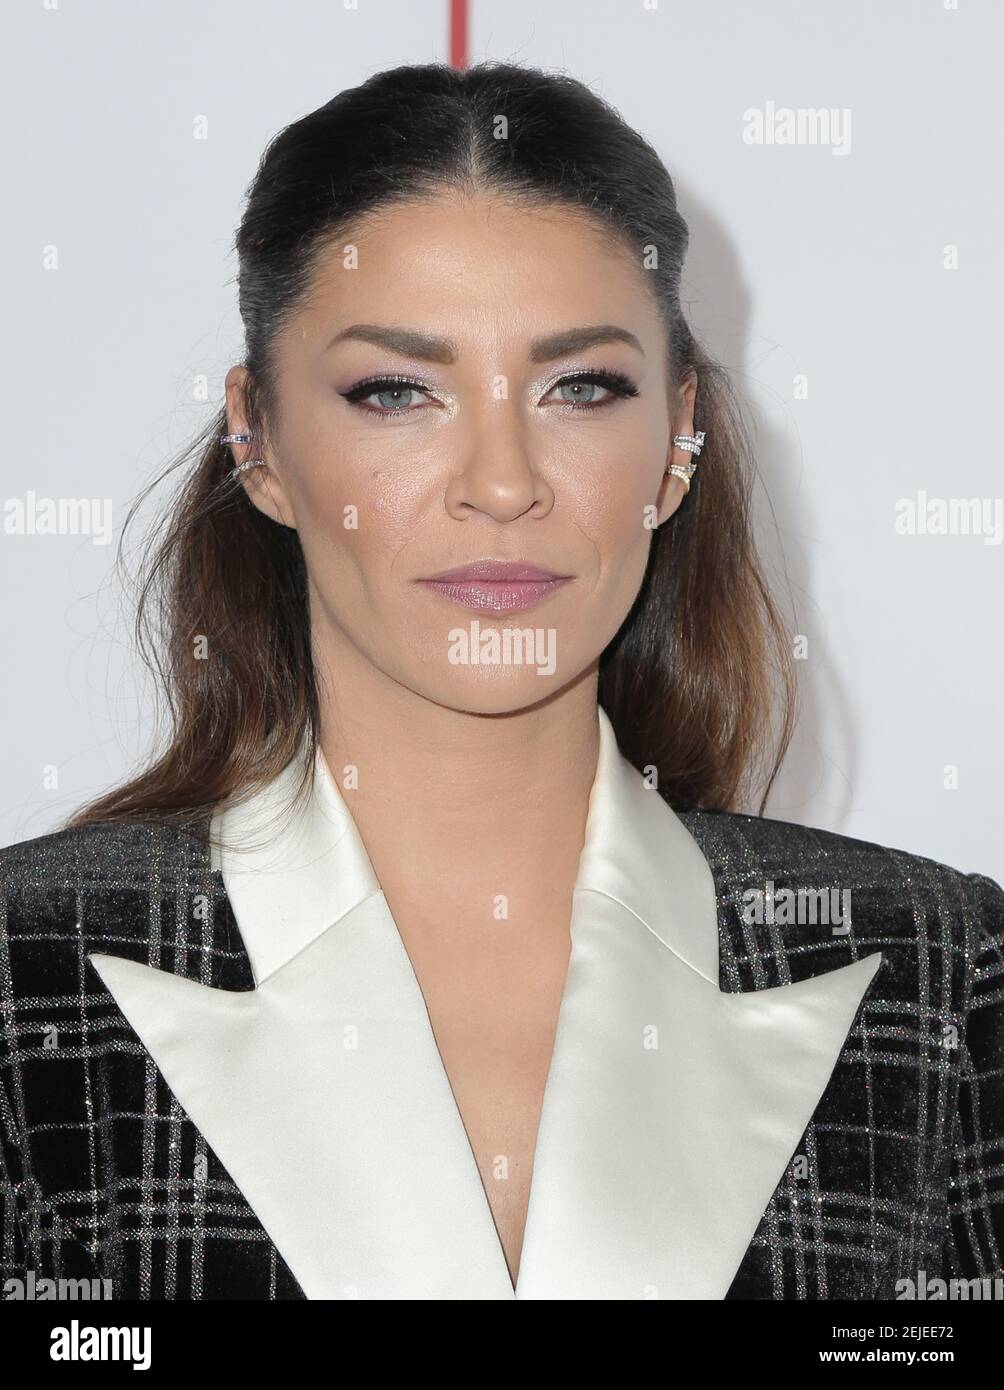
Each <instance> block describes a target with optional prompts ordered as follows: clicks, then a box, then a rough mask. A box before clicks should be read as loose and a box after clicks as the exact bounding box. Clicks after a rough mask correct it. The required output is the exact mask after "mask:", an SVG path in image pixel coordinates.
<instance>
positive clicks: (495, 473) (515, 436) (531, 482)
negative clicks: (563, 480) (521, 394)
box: [445, 398, 554, 521]
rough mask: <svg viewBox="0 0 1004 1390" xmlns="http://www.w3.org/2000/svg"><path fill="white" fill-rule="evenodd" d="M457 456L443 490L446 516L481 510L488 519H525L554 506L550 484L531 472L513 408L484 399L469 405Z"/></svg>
mask: <svg viewBox="0 0 1004 1390" xmlns="http://www.w3.org/2000/svg"><path fill="white" fill-rule="evenodd" d="M456 423H457V428H458V430H459V431H460V432H461V434H462V436H463V438H462V439H461V441H460V443H459V447H460V451H461V456H460V463H459V465H458V467H457V468H456V469H455V471H454V472H453V474H452V476H451V478H450V481H449V483H448V484H447V488H446V497H445V504H446V509H447V511H448V512H449V513H450V515H451V516H453V517H456V518H457V519H458V520H464V519H466V518H467V517H469V516H471V515H472V514H474V513H477V512H480V513H483V514H484V515H486V516H490V517H491V518H492V520H493V521H515V520H516V519H517V518H518V517H521V516H525V515H532V516H535V517H536V516H546V515H547V513H548V512H549V511H550V510H551V508H552V507H553V505H554V493H553V492H552V490H551V487H550V484H549V483H548V482H547V480H546V479H545V478H543V477H542V476H541V475H540V473H539V472H538V471H537V470H536V469H535V468H534V466H533V460H532V458H531V448H530V444H529V440H528V438H527V425H526V423H525V422H524V421H523V420H521V419H520V417H519V414H518V406H517V405H516V404H515V403H514V402H512V401H508V400H494V399H490V398H489V399H488V400H487V401H485V402H484V404H483V405H482V406H479V407H470V408H469V409H468V411H466V412H465V418H464V420H463V422H461V421H459V420H458V421H457V422H456Z"/></svg>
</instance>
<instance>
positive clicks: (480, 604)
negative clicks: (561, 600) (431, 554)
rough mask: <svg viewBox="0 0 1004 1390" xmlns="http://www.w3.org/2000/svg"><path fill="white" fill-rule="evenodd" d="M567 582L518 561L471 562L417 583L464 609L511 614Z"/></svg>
mask: <svg viewBox="0 0 1004 1390" xmlns="http://www.w3.org/2000/svg"><path fill="white" fill-rule="evenodd" d="M571 578H572V576H571V575H570V574H555V572H554V571H553V570H549V569H543V568H542V567H541V566H540V565H529V564H524V563H522V562H521V561H515V560H475V561H474V562H473V563H472V564H469V565H459V566H457V568H456V569H452V570H444V571H443V572H442V574H437V575H433V577H432V578H431V579H420V580H419V581H418V582H419V583H420V584H425V585H427V586H428V587H429V588H430V589H435V590H436V591H437V592H438V593H440V594H442V595H443V597H444V598H448V599H449V600H450V601H451V602H452V603H459V604H461V605H462V606H463V607H464V608H476V609H479V610H487V611H489V612H492V613H515V612H518V611H519V610H520V609H523V608H532V607H533V605H534V604H535V603H539V602H540V601H541V599H543V598H546V597H547V595H548V594H553V593H554V591H555V589H560V588H561V586H562V584H566V583H567V582H568V580H569V579H571Z"/></svg>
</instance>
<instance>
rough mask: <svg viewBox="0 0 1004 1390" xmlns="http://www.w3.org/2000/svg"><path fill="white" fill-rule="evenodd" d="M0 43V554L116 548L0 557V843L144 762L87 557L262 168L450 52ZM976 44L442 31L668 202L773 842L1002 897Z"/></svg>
mask: <svg viewBox="0 0 1004 1390" xmlns="http://www.w3.org/2000/svg"><path fill="white" fill-rule="evenodd" d="M2 23H3V31H4V40H5V41H4V48H5V49H6V52H7V63H6V64H5V72H4V82H3V84H2V89H0V90H2V97H0V100H2V102H3V107H4V122H3V125H4V130H5V132H6V141H5V143H6V156H7V159H6V165H7V177H6V180H5V193H6V197H5V199H4V203H5V206H4V216H3V219H2V222H0V237H2V256H0V265H2V269H3V275H4V308H5V315H4V318H5V321H6V325H7V327H6V332H5V333H4V335H3V352H4V356H5V362H4V372H3V380H4V383H5V386H6V388H7V404H6V409H5V412H4V424H5V431H4V433H5V441H4V455H5V456H4V460H3V473H2V477H3V483H2V487H0V502H2V503H4V505H5V510H4V513H3V515H4V518H5V527H9V526H10V524H11V523H10V521H9V518H10V517H11V516H16V515H17V513H16V511H13V510H11V509H10V508H9V507H8V506H7V504H8V503H9V502H11V500H12V499H13V502H14V504H15V506H16V505H17V504H18V503H21V504H25V505H29V506H30V500H29V494H32V493H33V494H34V495H35V498H36V499H40V498H44V497H52V498H57V499H58V498H75V499H80V498H85V499H86V498H93V499H96V501H97V502H98V504H99V505H98V506H96V507H95V509H94V512H93V515H92V521H91V524H92V527H93V528H94V529H95V532H97V530H98V528H99V527H100V526H101V525H102V524H103V521H104V514H103V511H102V505H100V504H102V503H103V500H104V499H107V500H108V503H109V505H110V508H111V511H110V520H111V524H112V534H111V541H110V543H109V544H95V543H94V541H95V539H96V538H97V536H96V535H93V534H76V535H75V534H60V535H44V536H43V535H30V534H20V533H17V532H16V531H12V530H9V529H5V530H4V531H3V533H2V534H0V562H2V566H3V579H4V594H5V602H4V604H3V611H2V625H3V626H2V634H3V642H4V653H5V657H6V661H5V669H6V679H5V681H4V683H3V691H2V701H3V703H2V715H3V766H4V774H5V775H4V779H3V794H2V798H0V818H2V824H0V843H4V844H6V843H9V842H11V841H13V840H18V839H25V838H29V837H31V836H35V835H40V834H43V833H45V832H46V831H48V830H50V829H53V828H55V827H56V826H57V824H58V823H59V822H60V821H61V820H62V819H63V818H64V817H65V816H66V815H67V814H68V813H69V812H70V811H71V810H72V809H73V808H74V807H75V806H77V805H78V804H80V802H82V801H83V800H84V799H86V798H87V797H89V796H91V795H93V794H94V793H96V792H97V791H99V790H101V789H103V788H104V787H106V786H109V785H111V784H112V783H113V782H114V781H116V780H118V779H119V778H120V777H121V776H122V775H123V774H124V773H125V772H126V770H127V769H128V768H129V767H131V766H132V765H133V764H134V763H135V760H136V759H137V758H138V757H139V756H140V755H141V754H142V752H143V751H144V750H145V749H146V748H148V747H149V745H150V740H151V738H152V736H153V728H152V725H151V711H152V708H153V706H152V703H151V698H150V692H149V690H148V689H147V687H146V685H145V677H144V674H143V672H142V669H141V668H140V667H139V666H138V662H137V659H136V657H135V654H134V653H133V651H132V647H131V630H130V622H129V613H128V611H126V610H125V609H124V608H123V595H122V593H121V591H120V589H119V587H118V581H117V580H116V578H115V576H114V573H113V571H112V566H113V563H114V552H115V545H116V542H117V540H118V534H119V529H120V527H121V524H122V521H123V520H124V518H125V513H126V510H127V506H128V503H129V501H130V499H131V498H132V497H133V496H134V495H135V493H136V492H137V491H138V490H139V488H140V487H141V486H142V485H143V484H144V483H145V482H146V481H148V480H149V478H150V477H151V476H153V475H154V474H155V473H156V472H157V471H159V469H160V468H161V467H162V466H163V465H164V464H165V463H166V461H167V460H168V459H169V458H170V457H172V456H173V455H174V453H175V452H176V451H177V450H178V449H180V448H181V447H182V445H183V444H184V443H185V442H186V440H188V439H189V438H190V437H191V436H192V435H193V434H194V433H195V431H196V430H197V429H198V428H199V426H200V425H201V424H202V423H203V422H204V421H205V420H206V419H207V417H208V416H209V415H210V414H211V413H212V412H214V411H215V410H216V408H217V407H218V405H219V403H220V402H221V400H222V388H223V378H224V375H225V372H226V370H227V368H228V366H230V365H231V363H232V362H234V361H237V360H239V357H240V344H241V335H240V321H239V318H238V315H237V309H236V287H235V283H234V276H235V273H236V259H235V258H234V257H233V256H232V254H231V253H230V250H229V248H230V245H231V242H232V238H233V233H234V229H235V227H236V224H237V222H238V220H239V217H240V212H241V200H242V195H243V192H244V190H245V188H246V187H247V184H248V183H249V182H250V180H251V178H252V177H253V174H254V171H255V167H256V164H257V161H258V158H259V156H260V154H261V151H262V150H263V148H264V146H265V144H266V142H267V141H268V139H269V138H270V137H271V136H272V135H273V134H274V133H275V132H276V131H277V130H278V129H279V128H281V127H282V126H284V125H286V124H288V123H289V122H290V121H292V120H295V119H296V118H298V117H299V116H301V115H304V114H306V113H307V112H308V111H310V110H313V109H314V108H315V107H317V106H319V105H321V104H322V103H323V102H325V101H327V100H328V99H329V98H330V97H331V96H333V95H334V94H335V93H336V92H337V91H339V90H341V89H342V88H344V87H347V86H353V85H355V84H356V83H358V82H360V81H362V80H363V79H364V78H366V77H367V76H369V75H370V74H371V73H372V72H374V71H376V70H378V69H380V68H384V67H390V66H393V65H395V64H397V63H402V62H427V61H433V60H446V59H447V58H448V56H449V53H448V47H447V21H446V0H359V3H358V7H357V8H344V7H343V5H342V4H341V3H338V0H214V3H213V4H211V5H208V6H207V5H205V4H204V3H202V0H198V3H197V2H196V0H170V3H166V0H162V3H159V4H144V5H137V4H135V3H132V2H131V0H91V3H89V4H87V5H86V6H85V5H81V4H75V3H70V0H48V3H45V2H44V0H35V3H33V4H23V5H21V6H20V7H18V8H17V9H16V10H15V9H14V8H13V7H10V8H8V9H6V10H5V12H4V16H3V21H2ZM1002 40H1004V7H1002V6H1001V5H1000V4H999V3H997V0H958V4H957V6H955V5H951V4H949V5H946V4H945V3H943V0H882V3H881V4H879V3H876V0H760V3H758V4H756V5H753V6H750V5H746V4H743V3H741V0H700V3H696V4H695V3H691V4H676V3H670V2H669V0H661V3H655V0H649V2H648V3H643V2H642V0H627V2H626V3H625V0H575V3H572V2H571V0H558V2H557V3H555V2H553V0H552V2H551V3H547V4H543V5H542V4H540V3H533V0H505V3H504V4H502V3H494V2H493V0H472V14H471V60H472V61H476V60H478V59H481V58H493V59H500V60H510V61H516V62H523V63H528V64H533V65H535V66H540V67H544V68H548V69H560V70H566V71H568V72H570V73H571V74H572V75H573V76H575V77H578V78H580V79H581V80H584V81H586V82H587V83H589V84H590V85H592V86H593V87H594V89H595V90H596V91H598V92H599V93H600V94H602V95H603V96H604V97H606V98H607V99H608V100H610V101H611V102H612V103H613V104H614V105H615V106H616V107H617V108H618V109H619V110H620V111H621V112H622V113H623V115H624V116H625V118H626V119H627V120H628V121H629V122H630V123H631V124H632V125H635V126H636V127H637V128H639V129H640V130H641V131H642V132H643V133H644V134H645V135H646V136H647V137H648V138H649V139H650V140H651V141H652V142H653V143H654V144H655V146H656V148H657V149H658V150H659V152H660V154H661V155H662V157H663V159H664V160H665V161H666V163H667V165H668V167H669V169H670V172H671V173H672V174H673V177H674V179H675V181H676V184H677V189H678V194H679V199H680V204H681V207H682V210H683V212H684V215H685V216H686V218H687V219H688V221H689V223H690V227H691V253H690V259H689V263H688V272H687V276H686V290H685V296H686V299H687V301H688V304H689V307H690V313H691V319H692V322H693V324H694V326H695V329H696V331H697V333H698V334H699V336H701V337H703V339H704V341H705V344H706V345H707V347H708V348H709V349H710V350H711V351H712V352H713V353H714V354H715V355H716V356H718V357H719V358H720V360H722V361H723V362H724V363H726V365H728V366H729V367H730V368H731V370H732V372H733V374H734V380H735V381H736V384H737V387H738V389H739V392H740V394H741V396H742V397H743V399H744V401H745V402H746V404H747V413H748V416H749V418H750V419H751V421H752V422H753V425H754V429H755V435H754V437H755V441H756V444H757V450H758V457H759V461H760V468H761V472H762V476H763V480H764V484H765V488H766V492H765V494H764V495H763V496H761V498H760V500H759V507H760V510H761V512H763V513H764V514H765V515H766V517H767V523H766V525H765V527H764V529H763V531H762V536H763V540H762V545H763V548H764V550H765V551H766V553H767V555H768V557H769V560H770V564H771V568H772V570H773V572H774V574H775V575H776V576H778V578H779V580H780V582H781V584H782V593H781V599H782V603H784V602H786V599H785V592H784V586H785V585H787V586H789V587H790V593H791V595H792V597H793V600H794V603H795V612H796V615H797V628H798V631H799V632H800V633H802V634H804V636H805V638H806V655H805V659H804V660H802V661H801V662H800V665H799V672H800V679H801V703H802V714H801V722H800V726H799V732H798V735H797V737H796V741H795V744H794V746H793V749H792V752H791V753H790V755H789V758H788V760H787V763H786V766H785V770H784V772H783V774H782V777H781V778H780V779H779V783H778V784H777V786H776V789H775V792H774V794H773V796H772V798H771V801H770V803H769V805H768V814H769V815H772V816H774V817H776V818H778V819H784V820H796V821H801V822H803V823H806V824H810V825H818V826H822V827H824V828H828V829H833V830H839V831H841V832H843V833H845V834H849V835H855V836H859V837H862V838H866V839H870V840H877V841H879V842H880V843H883V844H887V845H891V846H895V847H897V848H902V849H908V850H912V851H914V852H916V853H921V854H927V855H930V856H932V857H934V858H936V859H940V860H944V861H946V862H948V863H951V864H954V865H955V866H956V867H958V868H961V869H964V870H967V871H972V870H978V871H980V872H983V873H988V874H990V875H992V876H993V877H995V878H997V879H1004V836H1002V833H1001V831H1002V825H1004V813H1002V810H1001V798H1000V787H1001V782H1002V776H1004V765H1002V764H1004V760H1002V753H1001V737H1000V724H1001V705H1002V698H1001V697H1002V690H1004V656H1002V607H1004V580H1002V572H1004V545H1002V529H1004V483H1002V481H1001V447H1000V443H999V438H1000V436H999V418H998V416H997V410H998V408H999V405H1000V401H1001V398H1002V397H1001V390H1000V374H1001V365H1002V354H1001V351H1000V347H999V341H998V337H999V324H1000V320H1001V312H1000V311H1001V287H1002V280H1004V268H1002V251H1001V245H1002V226H1001V180H1000V175H999V168H1000V150H999V134H998V123H997V120H996V119H995V116H996V112H995V110H994V109H993V104H992V93H993V92H994V91H995V90H996V89H997V85H998V80H999V79H998V69H999V61H1000V53H1001V51H1002ZM785 112H788V113H791V114H790V120H791V121H792V122H793V124H792V126H791V129H793V130H794V133H795V138H796V142H795V143H786V142H785V141H786V133H787V130H788V129H789V127H788V126H787V125H786V121H788V120H789V116H786V115H785ZM799 113H801V121H799ZM768 499H769V503H768ZM939 504H943V505H944V507H945V508H946V509H948V522H947V526H946V529H945V531H944V533H932V528H933V527H934V526H935V525H936V524H937V523H936V521H935V520H932V518H933V517H934V516H935V515H936V513H937V510H938V505H939ZM771 509H772V512H773V516H774V517H775V518H776V522H777V527H778V528H779V534H775V531H774V526H773V522H771V521H770V520H769V516H770V510H771ZM925 517H926V524H925ZM897 518H900V520H899V522H898V521H897ZM141 529H142V528H139V529H138V530H137V531H136V532H135V536H137V537H138V536H139V535H140V534H141ZM779 542H780V544H779Z"/></svg>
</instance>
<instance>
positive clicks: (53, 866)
mask: <svg viewBox="0 0 1004 1390" xmlns="http://www.w3.org/2000/svg"><path fill="white" fill-rule="evenodd" d="M209 873H210V854H209V847H208V843H207V842H206V841H205V838H204V834H200V833H199V829H198V828H196V827H191V828H189V829H185V828H182V827H180V826H171V825H165V824H162V823H158V822H155V821H147V820H137V821H130V822H124V821H102V822H94V823H91V824H88V825H83V826H71V827H69V828H67V829H63V830H56V831H53V832H52V833H50V834H47V835H39V836H37V837H36V838H34V839H31V840H23V841H19V842H18V843H16V844H11V845H7V846H5V847H3V848H2V849H0V937H2V940H0V946H2V945H3V944H4V942H6V944H7V946H8V947H10V945H11V942H12V940H14V939H16V938H21V939H29V938H34V939H35V943H36V945H37V949H39V950H41V949H42V946H43V942H48V943H52V944H53V945H54V946H58V945H59V944H60V943H65V942H66V941H68V940H70V939H72V940H73V941H74V942H75V943H76V944H75V949H76V948H78V947H79V944H80V937H81V933H82V932H83V933H84V934H85V936H87V937H89V938H91V939H92V940H93V941H95V942H97V941H100V940H101V939H102V938H104V937H107V936H110V935H114V934H115V933H116V932H117V931H118V930H119V929H120V928H121V926H122V924H123V923H124V922H126V921H128V922H129V924H130V926H132V925H133V924H134V923H137V922H144V921H148V920H149V918H150V914H151V911H152V910H153V908H152V904H154V903H156V902H159V901H162V900H164V899H165V898H166V897H167V896H169V895H171V896H176V895H177V894H179V893H184V892H196V891H199V885H201V884H204V883H205V882H206V881H207V880H208V877H209Z"/></svg>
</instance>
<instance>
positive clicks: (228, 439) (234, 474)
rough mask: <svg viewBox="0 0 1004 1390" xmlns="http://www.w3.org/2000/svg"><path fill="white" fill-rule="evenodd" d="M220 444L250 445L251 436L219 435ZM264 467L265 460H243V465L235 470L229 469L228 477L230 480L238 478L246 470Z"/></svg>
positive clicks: (238, 465)
mask: <svg viewBox="0 0 1004 1390" xmlns="http://www.w3.org/2000/svg"><path fill="white" fill-rule="evenodd" d="M220 443H221V444H250V443H251V435H249V434H221V435H220ZM264 465H265V460H264V459H245V460H244V462H243V463H239V464H237V466H236V467H235V468H231V470H230V476H231V478H239V477H240V475H241V474H242V473H246V472H247V470H248V469H249V468H261V467H264Z"/></svg>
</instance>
